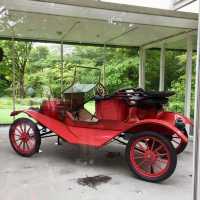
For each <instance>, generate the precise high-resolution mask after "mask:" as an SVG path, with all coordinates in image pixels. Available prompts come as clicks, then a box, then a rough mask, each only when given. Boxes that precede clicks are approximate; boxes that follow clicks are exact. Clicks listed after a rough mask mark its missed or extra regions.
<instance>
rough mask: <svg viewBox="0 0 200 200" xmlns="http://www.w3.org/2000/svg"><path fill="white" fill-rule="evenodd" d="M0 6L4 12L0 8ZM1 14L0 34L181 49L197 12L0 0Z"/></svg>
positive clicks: (87, 1) (61, 0)
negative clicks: (162, 45) (163, 44)
mask: <svg viewBox="0 0 200 200" xmlns="http://www.w3.org/2000/svg"><path fill="white" fill-rule="evenodd" d="M4 8H5V9H6V10H8V13H7V14H5V13H6V12H2V13H1V10H3V9H4ZM5 9H4V10H5ZM0 13H1V14H0V22H1V23H0V37H1V38H12V37H13V35H14V36H15V38H18V39H24V40H33V41H43V42H61V41H63V42H64V43H71V44H95V45H112V46H127V47H139V46H146V47H149V48H150V47H160V44H161V43H162V42H163V40H165V42H166V43H167V47H168V48H173V49H185V48H186V41H185V38H186V36H187V34H192V35H193V40H194V44H196V29H197V15H196V14H192V13H182V12H174V11H168V10H167V11H166V10H160V9H151V8H144V7H137V6H127V5H119V4H111V3H102V2H97V1H94V0H82V1H78V0H73V1H70V0H69V1H68V0H65V1H64V0H47V1H36V0H35V1H30V0H20V1H13V0H0ZM14 23H15V26H14V28H13V30H14V34H13V32H12V31H11V30H12V28H10V25H11V26H12V25H13V24H14ZM8 24H10V25H8ZM194 48H195V45H194Z"/></svg>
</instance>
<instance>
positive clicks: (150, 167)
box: [150, 165, 154, 174]
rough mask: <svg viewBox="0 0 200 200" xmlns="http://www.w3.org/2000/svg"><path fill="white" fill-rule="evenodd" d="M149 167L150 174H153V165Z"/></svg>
mask: <svg viewBox="0 0 200 200" xmlns="http://www.w3.org/2000/svg"><path fill="white" fill-rule="evenodd" d="M150 168H151V170H150V171H151V174H154V168H153V165H151V167H150Z"/></svg>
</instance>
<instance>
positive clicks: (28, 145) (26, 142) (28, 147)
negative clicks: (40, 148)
mask: <svg viewBox="0 0 200 200" xmlns="http://www.w3.org/2000/svg"><path fill="white" fill-rule="evenodd" d="M26 146H27V148H28V150H29V149H30V147H29V144H28V142H26Z"/></svg>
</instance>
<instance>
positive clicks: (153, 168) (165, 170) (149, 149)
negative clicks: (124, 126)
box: [126, 132, 177, 182]
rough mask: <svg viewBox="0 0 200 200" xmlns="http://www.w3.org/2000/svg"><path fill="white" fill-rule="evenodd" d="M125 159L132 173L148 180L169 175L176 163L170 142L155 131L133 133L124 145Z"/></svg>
mask: <svg viewBox="0 0 200 200" xmlns="http://www.w3.org/2000/svg"><path fill="white" fill-rule="evenodd" d="M126 159H127V162H128V165H129V167H130V169H131V171H132V172H133V174H134V175H136V176H137V177H139V178H141V179H143V180H146V181H150V182H160V181H163V180H165V179H167V178H168V177H170V176H171V175H172V174H173V172H174V170H175V168H176V163H177V156H176V151H175V149H174V147H173V146H172V144H171V143H170V142H169V140H168V139H167V138H165V137H163V136H162V135H160V134H159V133H156V132H141V133H135V134H133V136H132V137H131V138H130V140H129V142H128V144H127V147H126Z"/></svg>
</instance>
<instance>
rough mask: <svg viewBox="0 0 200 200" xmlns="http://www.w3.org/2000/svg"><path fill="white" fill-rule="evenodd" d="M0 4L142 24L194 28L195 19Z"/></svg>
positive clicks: (8, 0)
mask: <svg viewBox="0 0 200 200" xmlns="http://www.w3.org/2000/svg"><path fill="white" fill-rule="evenodd" d="M0 5H2V6H5V7H6V9H8V10H13V11H20V12H31V13H42V14H49V15H58V16H66V17H75V18H81V19H83V18H86V19H91V20H103V21H108V22H109V21H110V22H124V23H135V24H144V25H155V26H167V27H176V28H188V29H196V28H197V24H198V23H197V20H195V19H189V18H188V19H186V18H181V17H178V16H177V17H171V16H170V17H169V16H158V15H152V14H143V13H134V12H125V11H114V10H106V9H98V8H90V7H81V6H72V5H64V4H62V5H61V4H56V3H47V2H39V1H29V0H20V1H13V0H6V1H4V0H0Z"/></svg>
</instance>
